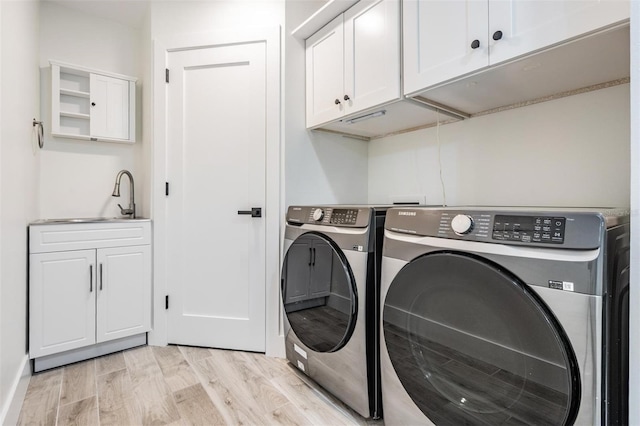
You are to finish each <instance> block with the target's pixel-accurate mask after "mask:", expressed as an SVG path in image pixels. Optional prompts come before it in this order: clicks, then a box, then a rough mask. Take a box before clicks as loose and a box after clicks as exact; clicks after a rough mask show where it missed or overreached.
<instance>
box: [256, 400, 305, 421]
mask: <svg viewBox="0 0 640 426" xmlns="http://www.w3.org/2000/svg"><path fill="white" fill-rule="evenodd" d="M264 418H265V423H266V424H268V425H282V426H298V425H308V424H311V420H310V419H308V418H307V417H305V416H304V414H302V412H301V411H300V410H298V408H297V407H296V406H295V405H293V404H292V403H287V404H285V405H283V406H282V407H280V408H277V409H275V410H273V411H272V412H270V413H268V414H265V416H264Z"/></svg>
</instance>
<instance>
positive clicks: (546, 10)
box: [489, 0, 629, 64]
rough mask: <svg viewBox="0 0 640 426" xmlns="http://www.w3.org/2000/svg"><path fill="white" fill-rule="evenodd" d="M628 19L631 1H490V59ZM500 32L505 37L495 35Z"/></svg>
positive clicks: (532, 49)
mask: <svg viewBox="0 0 640 426" xmlns="http://www.w3.org/2000/svg"><path fill="white" fill-rule="evenodd" d="M628 18H629V2H627V1H619V0H565V1H560V0H554V1H539V0H489V42H490V54H489V58H490V61H491V64H496V63H499V62H502V61H505V60H508V59H511V58H514V57H516V56H519V55H522V54H526V53H529V52H532V51H534V50H538V49H541V48H544V47H547V46H551V45H553V44H556V43H559V42H562V41H564V40H567V39H570V38H573V37H577V36H579V35H581V34H584V33H588V32H590V31H594V30H596V29H598V28H601V27H604V26H607V25H610V24H613V23H616V22H619V21H622V20H625V19H628ZM496 31H502V33H503V37H502V39H501V40H498V41H494V40H493V39H492V38H491V37H492V35H493V34H494V33H495V32H496Z"/></svg>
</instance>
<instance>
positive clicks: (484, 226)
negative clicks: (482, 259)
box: [438, 211, 491, 239]
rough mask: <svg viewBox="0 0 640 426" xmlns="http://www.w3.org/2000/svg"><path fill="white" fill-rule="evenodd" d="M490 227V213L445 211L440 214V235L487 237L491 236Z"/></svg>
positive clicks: (449, 236) (448, 236) (446, 236)
mask: <svg viewBox="0 0 640 426" xmlns="http://www.w3.org/2000/svg"><path fill="white" fill-rule="evenodd" d="M490 229H491V215H490V214H486V213H469V212H455V211H451V212H449V211H443V212H442V214H441V215H440V223H439V227H438V236H439V237H445V238H455V237H457V236H463V235H469V236H474V237H479V238H481V239H485V238H489V235H490V232H489V231H490Z"/></svg>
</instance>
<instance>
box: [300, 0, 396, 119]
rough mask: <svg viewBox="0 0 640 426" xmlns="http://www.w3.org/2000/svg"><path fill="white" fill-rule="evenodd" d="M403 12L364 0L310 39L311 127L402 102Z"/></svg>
mask: <svg viewBox="0 0 640 426" xmlns="http://www.w3.org/2000/svg"><path fill="white" fill-rule="evenodd" d="M399 10H400V6H399V2H398V0H361V1H359V2H358V3H356V4H355V5H354V6H352V7H351V8H349V9H348V10H347V11H345V12H344V13H343V14H341V15H339V16H338V17H337V18H335V19H334V20H333V21H331V22H330V23H329V24H327V25H326V26H324V27H323V28H322V29H320V30H319V31H318V32H317V33H315V34H314V35H312V36H311V37H309V38H308V39H307V42H306V66H307V69H306V81H307V87H306V93H307V127H316V126H319V125H322V124H325V123H327V122H330V121H333V120H336V119H340V118H343V117H346V116H350V115H353V114H355V113H357V112H359V111H363V110H365V109H368V108H373V107H375V106H378V105H381V104H384V103H386V102H389V101H392V100H395V99H398V98H400V95H401V93H400V12H399Z"/></svg>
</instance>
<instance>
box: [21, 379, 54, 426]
mask: <svg viewBox="0 0 640 426" xmlns="http://www.w3.org/2000/svg"><path fill="white" fill-rule="evenodd" d="M61 385H62V369H61V368H60V369H56V370H51V371H45V372H43V373H38V374H34V375H33V376H31V379H30V380H29V387H28V388H27V393H26V395H25V398H24V402H23V403H22V409H21V410H20V416H19V417H18V425H46V426H48V425H51V426H54V425H55V424H56V416H57V413H58V401H59V399H60V387H61Z"/></svg>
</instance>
